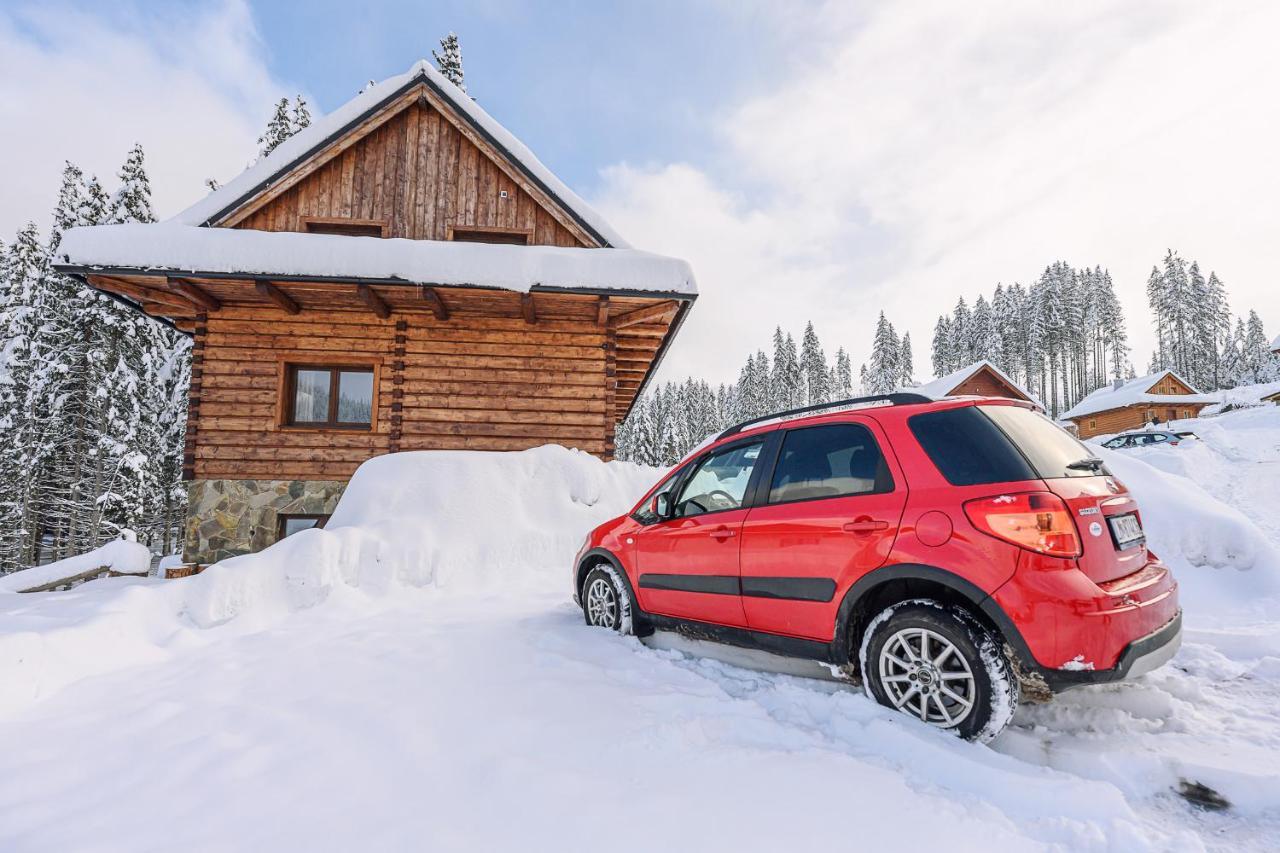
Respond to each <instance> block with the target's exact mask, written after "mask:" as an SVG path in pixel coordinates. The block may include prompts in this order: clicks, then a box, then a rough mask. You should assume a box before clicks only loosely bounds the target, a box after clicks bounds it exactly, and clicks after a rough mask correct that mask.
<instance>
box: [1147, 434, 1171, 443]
mask: <svg viewBox="0 0 1280 853" xmlns="http://www.w3.org/2000/svg"><path fill="white" fill-rule="evenodd" d="M1168 440H1169V436H1167V435H1163V434H1160V433H1157V434H1156V435H1153V436H1151V441H1152V442H1153V443H1155V444H1159V443H1160V442H1162V441H1168Z"/></svg>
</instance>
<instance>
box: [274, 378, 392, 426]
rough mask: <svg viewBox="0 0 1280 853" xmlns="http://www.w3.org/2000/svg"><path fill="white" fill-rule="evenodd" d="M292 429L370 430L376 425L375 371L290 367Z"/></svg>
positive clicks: (289, 394) (290, 419) (289, 422)
mask: <svg viewBox="0 0 1280 853" xmlns="http://www.w3.org/2000/svg"><path fill="white" fill-rule="evenodd" d="M286 399H287V401H288V406H289V408H288V415H289V417H288V425H289V426H305V427H318V428H322V429H369V428H370V427H371V426H372V425H373V368H371V367H330V366H327V365H326V366H317V367H311V366H308V365H290V366H289V382H288V388H287V398H286Z"/></svg>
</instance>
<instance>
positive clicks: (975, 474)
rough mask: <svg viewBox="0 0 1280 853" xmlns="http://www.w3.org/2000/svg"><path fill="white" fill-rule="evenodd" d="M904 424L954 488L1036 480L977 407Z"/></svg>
mask: <svg viewBox="0 0 1280 853" xmlns="http://www.w3.org/2000/svg"><path fill="white" fill-rule="evenodd" d="M990 408H1012V407H996V406H992V407H990ZM907 424H908V425H909V426H910V428H911V432H912V434H914V435H915V437H916V441H918V442H920V446H921V447H923V448H924V452H925V453H927V454H928V455H929V458H930V459H932V460H933V464H934V465H937V466H938V470H939V471H941V472H942V476H943V477H946V479H947V482H948V483H950V484H951V485H953V486H976V485H978V484H980V483H1011V482H1015V481H1018V480H1034V479H1036V473H1035V471H1033V470H1032V468H1031V465H1030V464H1029V463H1028V462H1027V460H1026V458H1025V457H1024V456H1023V455H1022V454H1021V453H1019V452H1018V448H1017V447H1015V446H1014V445H1013V442H1012V441H1010V440H1009V437H1008V436H1007V435H1005V434H1004V433H1003V432H1001V431H1000V429H999V428H998V427H997V426H996V425H995V423H993V422H992V420H991V419H990V418H988V417H987V416H986V415H984V414H983V413H982V412H980V411H978V407H976V406H963V407H961V408H958V409H943V410H941V411H937V412H925V413H924V414H921V415H915V416H914V417H912V418H909V419H908V420H907ZM1082 455H1087V454H1082Z"/></svg>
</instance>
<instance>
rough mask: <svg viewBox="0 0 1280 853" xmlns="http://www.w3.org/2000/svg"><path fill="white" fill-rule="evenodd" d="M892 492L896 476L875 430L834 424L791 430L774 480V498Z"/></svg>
mask: <svg viewBox="0 0 1280 853" xmlns="http://www.w3.org/2000/svg"><path fill="white" fill-rule="evenodd" d="M891 491H893V475H891V474H890V473H889V466H888V465H887V464H886V463H885V459H884V454H882V453H881V452H880V446H879V445H878V444H876V440H875V438H874V437H873V436H872V435H871V430H869V429H867V428H866V427H865V426H862V425H861V424H830V425H827V426H816V427H806V428H804V429H793V430H791V431H789V432H788V433H787V435H786V438H785V439H783V442H782V451H781V452H780V453H779V454H778V463H777V465H776V466H774V469H773V481H772V482H771V483H770V484H769V503H771V504H776V503H787V502H789V501H805V500H815V499H818V498H836V497H846V496H848V495H869V494H879V493H883V492H891Z"/></svg>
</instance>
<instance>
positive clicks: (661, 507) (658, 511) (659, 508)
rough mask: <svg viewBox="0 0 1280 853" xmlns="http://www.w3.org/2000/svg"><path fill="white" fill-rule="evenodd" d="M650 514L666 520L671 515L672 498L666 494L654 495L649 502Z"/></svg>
mask: <svg viewBox="0 0 1280 853" xmlns="http://www.w3.org/2000/svg"><path fill="white" fill-rule="evenodd" d="M649 512H650V513H652V514H653V515H655V516H657V517H658V518H666V517H667V516H668V515H670V513H671V497H670V495H668V494H667V493H666V492H663V493H662V494H660V495H654V496H653V500H651V501H649Z"/></svg>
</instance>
